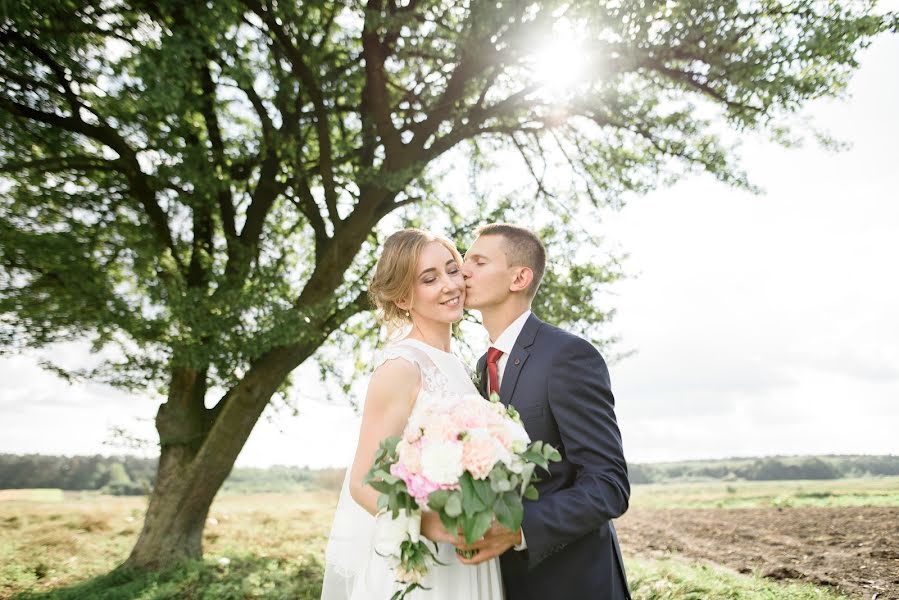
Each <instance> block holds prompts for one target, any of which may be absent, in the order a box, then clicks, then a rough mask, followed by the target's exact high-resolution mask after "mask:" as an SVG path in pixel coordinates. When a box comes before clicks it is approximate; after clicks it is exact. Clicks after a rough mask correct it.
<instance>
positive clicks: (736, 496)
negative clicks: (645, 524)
mask: <svg viewBox="0 0 899 600" xmlns="http://www.w3.org/2000/svg"><path fill="white" fill-rule="evenodd" d="M631 506H641V507H649V508H752V507H767V506H774V507H783V508H786V507H804V506H819V507H838V506H840V507H848V506H899V477H879V478H867V479H835V480H825V481H734V482H722V481H713V482H704V483H677V484H649V485H636V486H633V489H632V491H631Z"/></svg>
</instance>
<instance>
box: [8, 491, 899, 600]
mask: <svg viewBox="0 0 899 600" xmlns="http://www.w3.org/2000/svg"><path fill="white" fill-rule="evenodd" d="M38 498H43V499H38ZM633 499H634V502H633V506H655V507H672V506H687V507H697V506H701V507H718V506H770V505H771V504H773V503H775V502H782V501H789V502H793V503H795V504H794V505H796V506H850V505H859V504H865V505H878V506H897V505H899V504H896V500H897V499H899V478H889V479H886V478H884V479H860V480H845V481H817V482H807V481H800V482H766V483H758V482H754V483H744V482H733V483H706V484H677V485H645V486H635V487H634V494H633ZM784 499H786V500H784ZM335 503H336V493H335V492H324V491H297V492H295V493H289V494H288V493H280V494H276V493H268V494H255V495H236V494H220V495H219V496H218V498H216V501H215V503H214V504H213V506H212V509H211V510H210V513H209V517H210V521H209V522H208V523H207V526H206V530H205V535H204V548H205V556H206V558H205V560H204V561H200V562H194V563H190V564H187V565H184V566H182V567H180V568H178V569H175V570H173V571H169V572H167V573H161V574H141V573H134V572H130V573H129V572H126V571H121V570H114V569H115V567H116V565H118V564H120V563H121V562H122V561H123V560H124V559H125V557H127V556H128V552H129V551H130V549H131V547H132V546H133V544H134V542H135V541H136V539H137V535H138V532H139V530H140V526H141V519H142V517H143V511H144V510H145V508H146V499H145V498H143V497H112V496H101V495H97V494H71V493H68V492H67V493H65V495H64V499H63V501H60V500H59V497H58V495H54V494H52V493H46V492H44V491H41V492H39V493H38V495H37V497H36V496H35V495H33V494H28V493H25V492H24V491H22V493H21V494H19V495H16V496H12V495H8V496H7V499H5V500H2V501H0V598H11V597H14V598H17V599H18V600H37V599H41V600H69V599H71V600H75V599H78V600H82V599H84V600H92V599H98V600H102V599H107V598H108V599H109V600H113V599H115V600H118V599H135V600H164V599H165V600H167V599H172V600H175V599H187V600H191V599H209V600H213V599H215V600H219V599H225V600H228V599H231V598H234V599H255V598H260V599H272V600H280V599H282V598H284V599H286V598H300V599H305V598H318V596H319V594H320V587H321V564H322V561H323V554H324V546H325V542H326V539H327V535H328V531H329V529H330V524H331V517H332V515H333V510H334V505H335ZM626 566H627V570H628V575H629V579H630V582H631V586H632V588H633V592H634V600H716V599H719V598H720V599H739V600H807V599H808V600H811V599H816V600H837V599H840V598H842V597H841V596H839V595H836V594H834V593H832V592H830V591H828V590H823V589H821V588H816V587H814V586H811V585H796V584H790V585H786V584H783V583H780V582H776V581H772V580H769V579H764V578H761V577H758V576H754V575H743V574H739V573H735V572H733V571H730V570H728V569H725V568H718V567H710V566H706V565H702V564H697V563H691V562H687V561H685V560H682V559H679V558H678V557H673V558H671V559H665V560H653V559H648V558H644V557H640V556H635V557H634V556H632V557H629V558H628V560H627V561H626ZM110 571H112V572H111V573H110Z"/></svg>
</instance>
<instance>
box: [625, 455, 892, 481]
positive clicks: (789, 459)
mask: <svg viewBox="0 0 899 600" xmlns="http://www.w3.org/2000/svg"><path fill="white" fill-rule="evenodd" d="M628 473H629V475H630V481H631V483H670V482H686V481H708V480H724V481H736V480H741V479H742V480H746V481H785V480H791V479H844V478H847V477H871V476H874V477H877V476H890V475H899V456H891V455H889V456H865V455H846V456H772V457H766V458H727V459H721V460H690V461H682V462H670V463H651V464H629V465H628Z"/></svg>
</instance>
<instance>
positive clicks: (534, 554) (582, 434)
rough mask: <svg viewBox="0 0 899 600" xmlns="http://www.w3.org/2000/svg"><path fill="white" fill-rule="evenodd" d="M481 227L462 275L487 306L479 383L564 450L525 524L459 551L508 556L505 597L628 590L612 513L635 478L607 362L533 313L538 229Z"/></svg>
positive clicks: (476, 302) (479, 558)
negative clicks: (487, 338) (488, 342)
mask: <svg viewBox="0 0 899 600" xmlns="http://www.w3.org/2000/svg"><path fill="white" fill-rule="evenodd" d="M477 236H478V237H477V239H476V240H475V241H474V243H473V244H472V245H471V248H469V249H468V252H467V253H466V255H465V263H464V265H463V268H462V273H463V275H464V276H465V280H466V286H467V295H466V300H465V307H466V308H468V309H473V310H478V311H480V312H481V316H482V318H483V322H484V327H486V329H487V332H488V334H489V335H490V339H491V346H490V348H489V349H488V350H487V353H486V354H485V355H484V356H482V357H481V359H480V361H478V370H479V373H480V374H481V382H482V385H481V392H482V393H483V394H485V395H487V394H489V393H490V392H492V391H497V392H498V393H499V397H500V400H501V401H502V402H503V403H505V404H509V403H511V404H512V405H513V406H514V407H515V408H516V409H517V410H518V413H519V414H520V415H521V420H522V421H523V422H524V426H525V429H527V432H528V434H529V435H530V436H531V439H532V440H542V441H544V442H546V443H548V444H552V445H553V446H554V447H555V448H557V449H558V450H559V452H560V453H561V455H562V460H561V462H557V463H550V464H551V469H550V473H549V474H548V475H547V474H546V473H545V472H544V473H541V474H539V475H540V476H541V478H542V481H540V482H539V483H538V484H537V489H538V491H539V492H540V497H539V499H538V500H536V501H533V502H530V501H525V504H524V520H523V522H522V525H521V529H520V530H518V531H515V532H512V531H509V530H508V529H506V528H505V527H503V526H502V525H499V524H498V523H497V524H494V526H493V528H491V530H490V531H488V533H487V535H486V536H485V537H484V539H482V540H480V541H478V542H476V543H475V544H473V545H472V546H471V548H476V549H478V553H477V554H476V555H475V556H473V557H472V558H471V559H464V558H462V557H460V560H461V561H462V562H464V563H467V564H477V563H479V562H483V561H486V560H489V559H491V558H493V557H495V556H500V562H501V566H502V576H503V583H504V585H505V588H506V597H507V600H530V599H533V600H546V599H547V598H561V599H564V600H581V599H583V600H587V599H590V600H622V599H629V598H630V593H629V592H628V588H627V580H626V578H625V574H624V564H623V562H622V560H621V551H620V550H619V548H618V537H617V536H616V534H615V528H614V527H613V526H612V519H614V518H616V517H619V516H620V515H622V514H623V513H624V512H625V511H626V510H627V505H628V497H629V495H630V485H629V483H628V479H627V465H626V464H625V461H624V455H623V452H622V447H621V434H620V432H619V430H618V424H617V423H616V421H615V411H614V398H613V397H612V390H611V388H610V384H609V372H608V369H607V368H606V364H605V362H604V361H603V359H602V357H601V356H600V355H599V352H597V351H596V349H595V348H594V347H593V346H592V345H591V344H590V343H589V342H587V341H586V340H584V339H582V338H579V337H577V336H575V335H573V334H571V333H568V332H566V331H563V330H561V329H559V328H557V327H554V326H552V325H549V324H547V323H544V322H542V321H541V320H540V319H538V318H537V317H536V316H534V315H533V314H532V313H531V311H530V307H531V301H532V300H533V298H534V295H535V294H536V293H537V288H538V287H539V286H540V280H541V279H542V277H543V271H544V267H545V265H546V252H545V249H544V247H543V244H542V243H541V242H540V239H539V238H538V237H537V236H536V235H534V234H533V233H532V232H531V231H529V230H527V229H525V228H523V227H518V226H515V225H507V224H502V223H499V224H492V225H487V226H485V227H481V228H480V229H478V231H477Z"/></svg>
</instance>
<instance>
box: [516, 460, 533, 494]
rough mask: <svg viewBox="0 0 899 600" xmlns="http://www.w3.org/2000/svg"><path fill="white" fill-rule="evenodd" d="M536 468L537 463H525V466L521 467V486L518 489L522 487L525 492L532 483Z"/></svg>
mask: <svg viewBox="0 0 899 600" xmlns="http://www.w3.org/2000/svg"><path fill="white" fill-rule="evenodd" d="M534 468H535V465H534V464H533V463H525V465H524V468H522V469H521V487H519V488H518V489H520V490H521V491H522V493H524V491H525V490H526V489H527V488H528V485H529V484H530V483H531V478H532V477H533V476H534Z"/></svg>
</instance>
